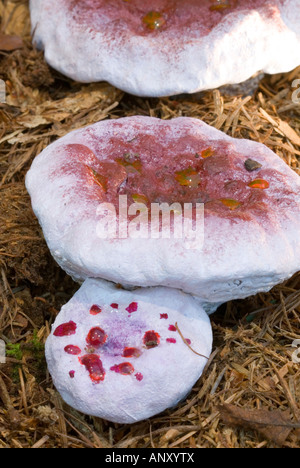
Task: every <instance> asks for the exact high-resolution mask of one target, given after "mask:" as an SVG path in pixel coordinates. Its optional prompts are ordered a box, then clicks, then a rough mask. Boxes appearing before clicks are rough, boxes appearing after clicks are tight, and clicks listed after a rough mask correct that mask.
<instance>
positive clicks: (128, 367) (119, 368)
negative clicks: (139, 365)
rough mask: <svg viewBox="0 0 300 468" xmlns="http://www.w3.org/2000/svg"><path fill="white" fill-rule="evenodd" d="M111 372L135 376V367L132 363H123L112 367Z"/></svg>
mask: <svg viewBox="0 0 300 468" xmlns="http://www.w3.org/2000/svg"><path fill="white" fill-rule="evenodd" d="M110 370H112V371H114V372H117V374H122V375H130V374H133V372H134V367H133V365H132V364H130V362H122V363H121V364H116V365H114V366H112V367H111V368H110Z"/></svg>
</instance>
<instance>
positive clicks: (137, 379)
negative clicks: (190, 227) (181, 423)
mask: <svg viewBox="0 0 300 468" xmlns="http://www.w3.org/2000/svg"><path fill="white" fill-rule="evenodd" d="M113 304H118V308H116V307H112V305H113ZM96 306H97V308H98V309H97V310H100V309H101V311H100V312H99V313H98V314H97V315H95V313H94V312H95V308H96ZM128 308H129V309H130V310H129V311H128ZM163 314H165V315H167V316H168V319H167V320H166V319H162V317H161V316H162V315H163ZM175 322H176V323H177V322H178V324H179V326H180V329H181V332H182V333H183V334H184V337H185V338H186V339H187V340H188V341H189V343H191V344H190V346H192V347H193V348H195V350H196V351H197V352H198V355H196V354H195V353H193V352H192V350H191V349H190V348H189V347H188V346H187V345H186V343H185V341H184V340H183V339H182V338H181V336H180V335H179V333H177V332H171V331H170V330H169V327H170V324H171V325H172V324H173V323H175ZM64 330H65V333H63V331H64ZM170 338H171V340H170ZM211 347H212V331H211V325H210V321H209V318H208V316H207V314H206V313H205V312H204V311H203V309H202V308H201V307H199V305H198V304H197V302H196V301H195V300H194V299H193V298H192V296H190V295H187V294H184V293H182V292H180V291H178V290H175V289H170V288H162V287H158V288H142V289H136V290H135V291H125V290H122V289H120V288H117V287H116V286H115V285H113V284H112V283H108V282H105V281H103V280H95V279H88V280H86V281H85V282H84V284H83V285H82V287H81V288H80V289H79V291H78V292H77V293H76V294H75V296H74V297H73V298H72V299H71V300H70V302H69V303H68V304H66V305H65V306H64V307H63V308H62V310H61V312H60V313H59V315H58V316H57V319H56V321H55V323H54V325H53V327H52V333H51V335H50V336H49V338H48V340H47V342H46V358H47V363H48V367H49V371H50V373H51V375H52V378H53V381H54V384H55V386H56V388H57V390H58V391H59V392H60V394H61V395H62V397H63V399H64V400H65V401H66V402H67V403H68V404H69V405H71V406H72V407H74V408H76V409H77V410H79V411H81V412H83V413H86V414H89V415H94V416H98V417H101V418H104V419H107V420H109V421H114V422H118V423H125V424H128V423H134V422H136V421H140V420H142V419H146V418H149V417H151V416H153V415H154V414H157V413H160V412H161V411H163V410H165V409H166V408H169V407H172V406H175V405H176V404H177V403H178V402H179V401H180V400H182V399H183V398H184V397H185V396H186V395H187V394H188V393H189V392H190V391H191V389H192V387H193V385H194V384H195V382H196V381H197V380H198V379H199V377H200V376H201V374H202V371H203V369H204V366H205V364H206V363H207V359H208V357H209V355H210V353H211ZM200 354H201V355H200Z"/></svg>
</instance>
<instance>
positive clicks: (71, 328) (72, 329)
mask: <svg viewBox="0 0 300 468" xmlns="http://www.w3.org/2000/svg"><path fill="white" fill-rule="evenodd" d="M76 328H77V325H76V323H74V322H72V321H70V322H68V323H62V324H61V325H59V326H58V327H57V328H56V329H55V331H54V333H53V335H54V336H60V337H61V336H70V335H75V333H76Z"/></svg>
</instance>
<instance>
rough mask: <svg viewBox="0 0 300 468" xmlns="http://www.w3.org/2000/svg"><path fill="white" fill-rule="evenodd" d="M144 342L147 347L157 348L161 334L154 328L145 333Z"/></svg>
mask: <svg viewBox="0 0 300 468" xmlns="http://www.w3.org/2000/svg"><path fill="white" fill-rule="evenodd" d="M143 342H144V345H145V346H146V347H147V348H149V349H150V348H155V347H156V346H158V345H159V343H160V336H159V334H158V333H156V332H155V331H154V330H149V331H147V332H146V333H145V335H144V339H143Z"/></svg>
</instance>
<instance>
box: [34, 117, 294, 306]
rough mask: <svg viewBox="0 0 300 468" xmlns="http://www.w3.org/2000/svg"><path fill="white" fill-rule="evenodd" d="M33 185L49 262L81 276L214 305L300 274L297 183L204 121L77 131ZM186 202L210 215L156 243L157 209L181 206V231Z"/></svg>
mask: <svg viewBox="0 0 300 468" xmlns="http://www.w3.org/2000/svg"><path fill="white" fill-rule="evenodd" d="M26 186H27V189H28V191H29V193H30V195H31V200H32V206H33V210H34V212H35V213H36V215H37V217H38V219H39V221H40V223H41V226H42V228H43V232H44V235H45V239H46V241H47V243H48V246H49V248H50V250H51V252H52V255H53V256H54V258H55V259H56V260H57V262H58V263H59V265H60V266H61V267H62V268H63V269H65V271H66V272H67V273H69V274H70V275H72V276H73V278H75V279H79V280H84V279H86V278H88V277H95V278H103V279H107V280H110V281H113V282H115V283H121V284H123V285H126V286H146V287H147V286H166V287H172V288H178V289H181V290H183V291H185V292H188V293H191V294H193V295H195V296H197V297H198V298H199V300H200V301H201V302H203V303H209V304H213V305H214V306H215V307H216V305H217V304H219V303H222V302H226V301H228V300H231V299H238V298H244V297H247V296H250V295H252V294H255V293H257V292H258V291H267V290H270V289H271V288H272V287H273V286H274V285H275V284H277V283H280V282H282V281H283V280H285V279H287V278H289V277H290V276H291V275H293V274H294V273H295V272H297V271H298V270H299V269H300V242H299V228H300V178H299V176H298V175H297V174H296V173H295V172H294V171H292V170H291V169H290V168H289V167H288V165H287V164H286V163H285V162H284V161H283V160H282V159H280V158H279V157H278V156H277V155H276V154H275V153H273V152H272V151H271V150H270V149H268V148H267V147H266V146H264V145H263V144H260V143H256V142H253V141H249V140H243V139H234V138H231V137H229V136H226V135H225V134H224V133H222V132H220V131H218V130H216V129H215V128H212V127H210V126H208V125H206V124H205V123H203V122H202V121H200V120H198V119H193V118H188V117H183V118H177V119H173V120H169V121H165V120H160V119H156V118H150V117H130V118H129V117H127V118H122V119H118V120H107V121H103V122H99V123H97V124H94V125H92V126H89V127H86V128H84V129H80V130H76V131H74V132H72V133H70V134H68V135H66V136H65V137H63V138H61V139H59V140H58V141H56V142H55V143H53V144H51V145H50V146H48V147H47V148H46V149H45V150H44V151H43V152H42V153H41V154H40V155H38V156H37V157H36V159H35V160H34V162H33V164H32V167H31V169H30V171H29V172H28V174H27V177H26ZM123 198H125V199H126V201H127V204H126V210H128V216H127V219H126V218H124V212H123V209H122V207H121V205H120V200H121V199H123ZM138 203H139V205H138ZM186 203H189V204H190V206H192V207H195V206H200V207H203V209H204V217H203V216H202V217H201V216H200V221H203V220H204V222H203V223H202V224H201V222H200V223H196V228H197V229H198V227H199V226H200V229H199V232H198V230H197V229H196V230H195V231H193V230H192V227H193V229H194V227H195V223H194V224H193V226H191V225H189V224H188V223H187V229H182V236H181V237H180V233H179V235H175V234H176V233H175V227H174V229H173V231H172V230H170V231H169V237H165V238H164V237H163V232H162V230H161V231H160V232H159V235H158V238H156V237H155V235H154V234H155V229H154V230H153V223H152V214H153V210H154V208H153V206H156V207H157V206H159V207H160V208H162V209H163V210H164V209H165V208H164V207H165V206H167V207H171V205H174V204H175V205H174V206H173V207H175V214H174V226H175V218H176V214H177V215H178V216H179V215H180V209H182V213H183V215H184V216H183V218H178V217H177V218H176V220H178V219H181V220H182V219H184V227H185V226H186V225H185V222H186V217H185V211H184V209H185V204H186ZM107 204H109V205H107ZM197 204H198V205H197ZM103 206H104V207H106V206H108V209H107V212H106V211H102V209H103ZM131 206H133V207H135V213H133V212H131V211H130V209H131V208H130V207H131ZM109 207H111V208H109ZM136 207H141V210H142V211H141V212H138V211H137V209H136ZM165 212H166V213H167V214H168V213H169V212H168V211H167V210H165ZM126 213H127V211H126ZM126 213H125V214H126ZM108 215H115V218H114V219H115V221H116V223H115V225H114V224H111V223H110V220H111V218H110V217H109V216H108ZM143 216H145V217H143ZM193 216H194V213H193ZM124 219H125V221H126V223H125V226H126V228H124ZM137 219H138V221H139V222H140V223H137V222H136V220H137ZM108 226H110V227H109V228H108ZM111 226H112V227H115V228H116V229H112V228H111ZM171 226H173V225H172V224H171ZM177 226H178V225H177ZM181 226H183V223H182V224H181ZM100 228H101V229H102V230H101V229H100ZM202 228H203V229H202ZM110 229H112V230H110ZM103 233H104V235H103ZM153 233H154V234H153ZM113 234H114V235H113ZM198 234H199V236H198ZM193 235H195V237H194V238H193Z"/></svg>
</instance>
